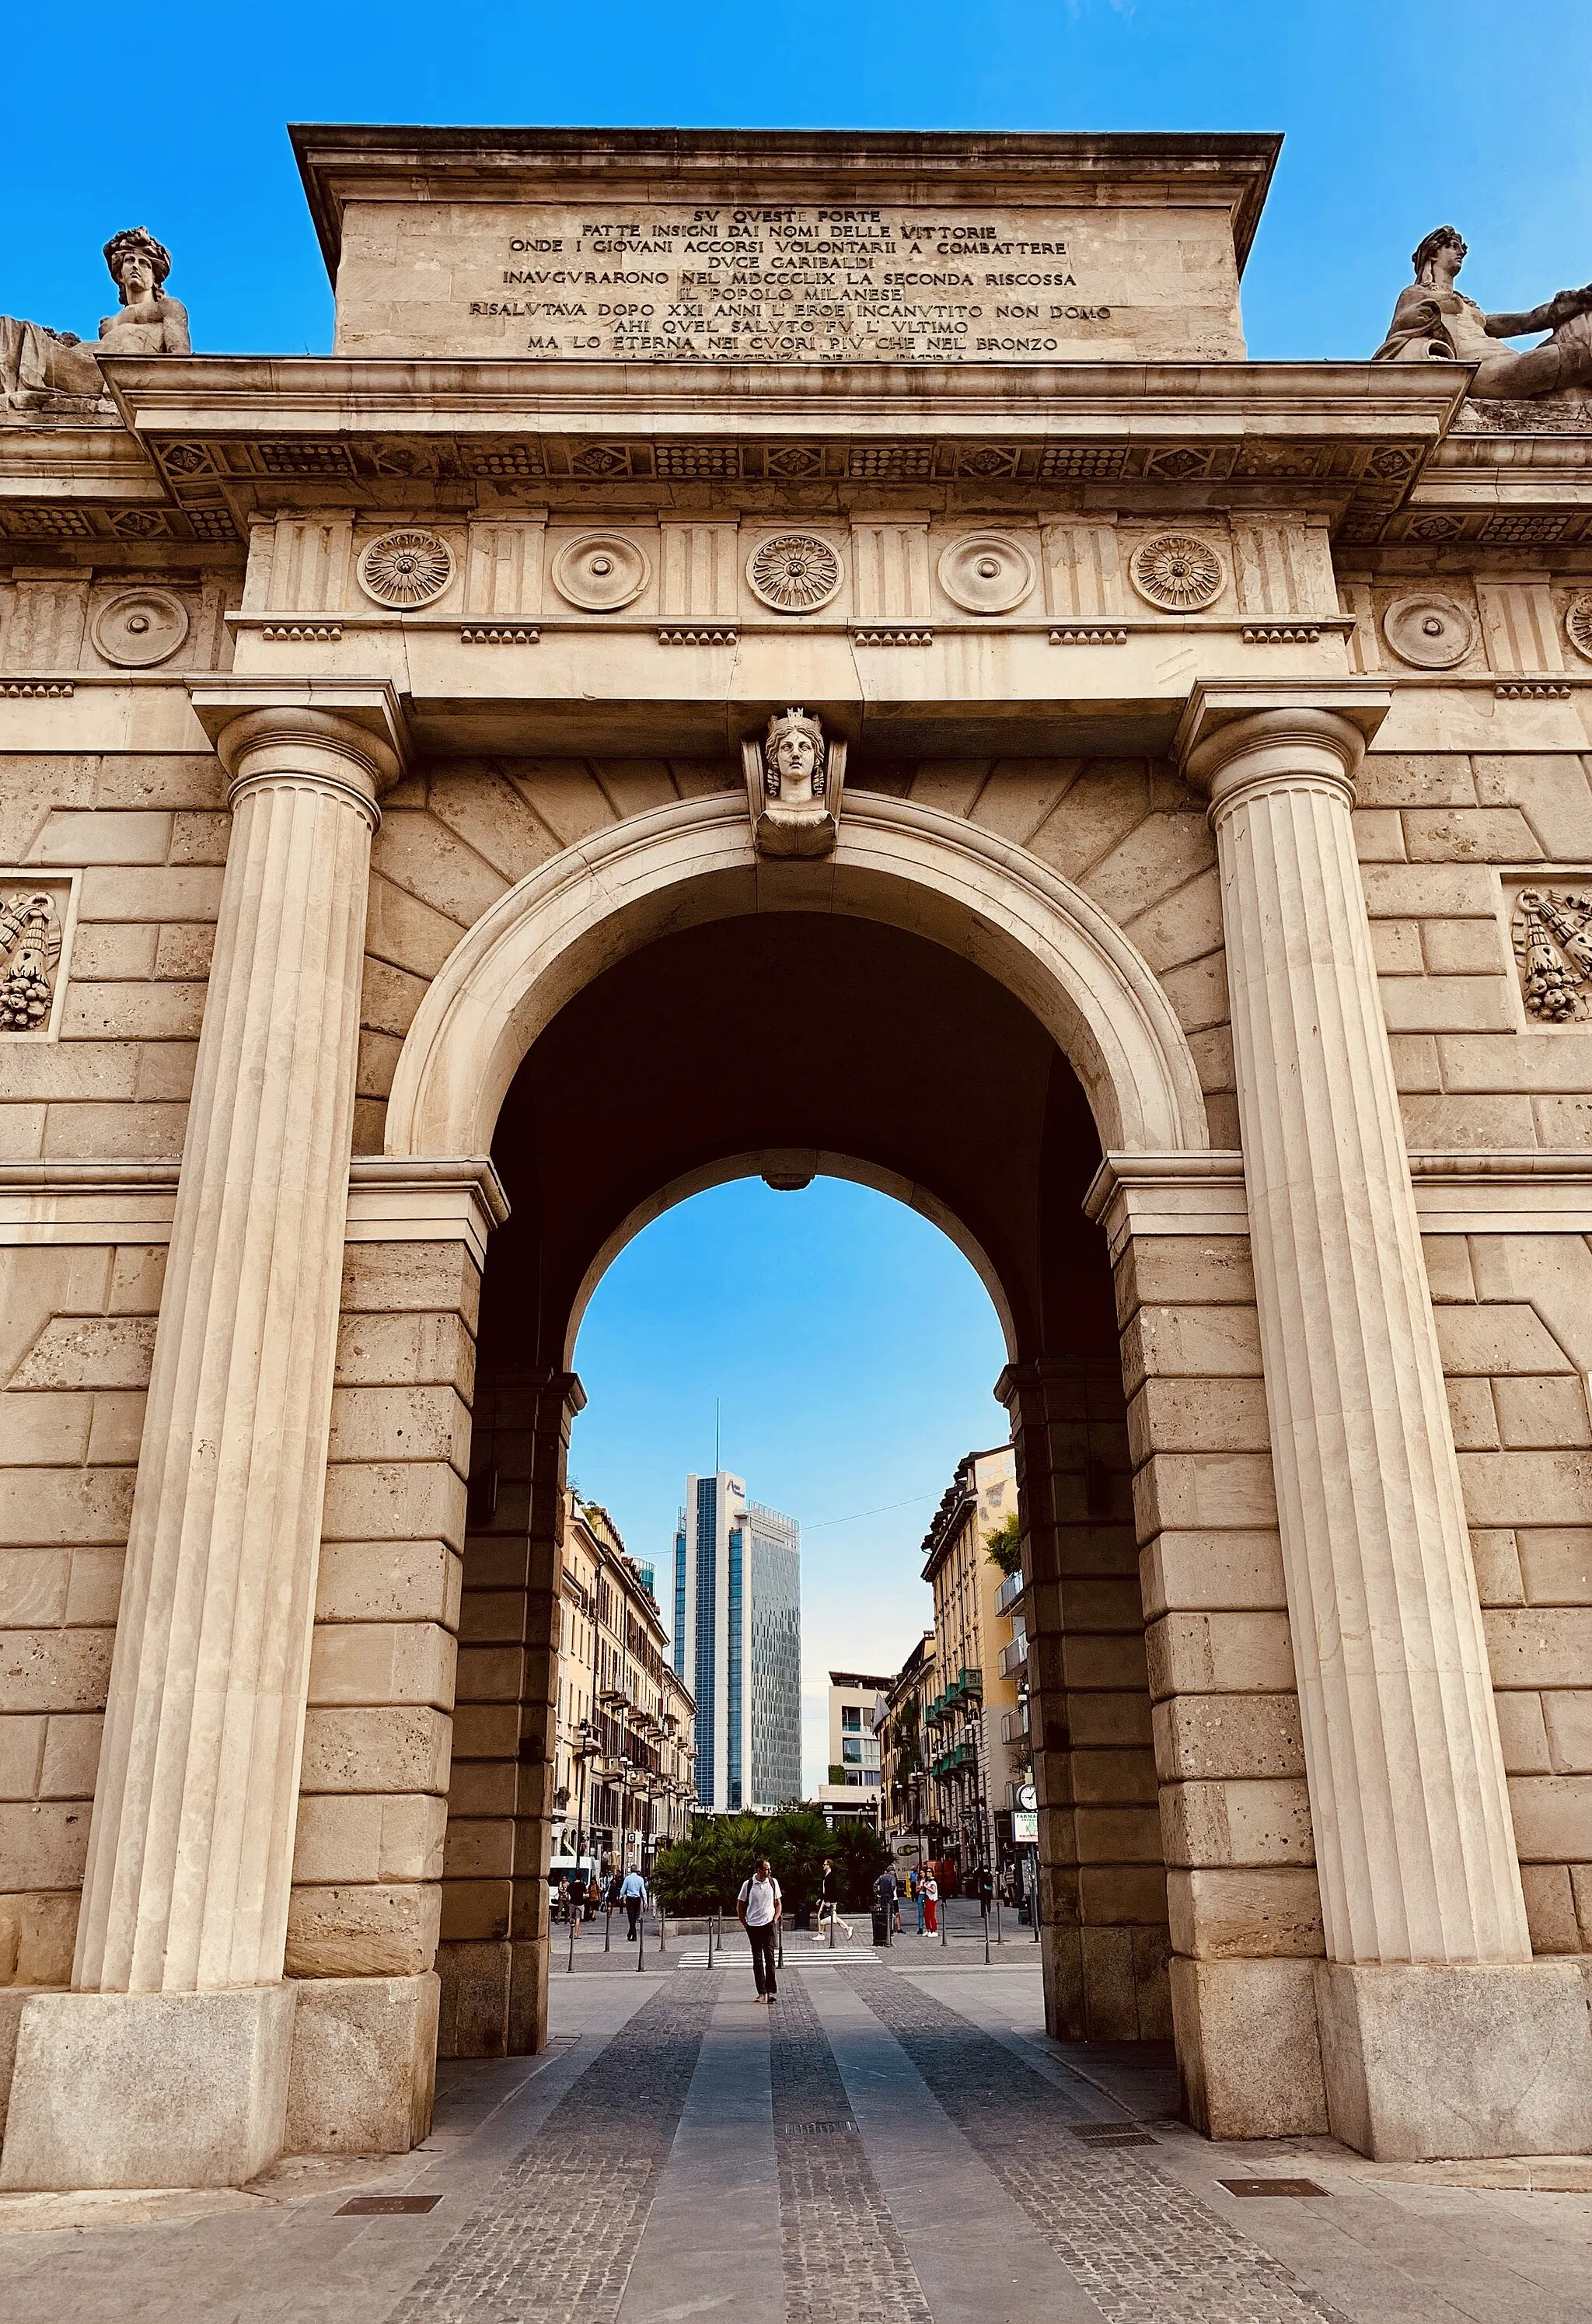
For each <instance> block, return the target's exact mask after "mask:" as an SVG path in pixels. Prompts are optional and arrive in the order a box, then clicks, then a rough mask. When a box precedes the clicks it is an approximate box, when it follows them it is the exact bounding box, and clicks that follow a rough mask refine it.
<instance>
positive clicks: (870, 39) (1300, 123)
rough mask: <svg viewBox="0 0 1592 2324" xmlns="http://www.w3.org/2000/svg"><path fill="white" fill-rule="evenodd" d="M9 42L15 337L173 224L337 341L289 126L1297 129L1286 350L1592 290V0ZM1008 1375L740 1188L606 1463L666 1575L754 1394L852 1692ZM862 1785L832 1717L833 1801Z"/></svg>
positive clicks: (900, 1612)
mask: <svg viewBox="0 0 1592 2324" xmlns="http://www.w3.org/2000/svg"><path fill="white" fill-rule="evenodd" d="M5 43H6V66H7V83H8V87H9V88H10V92H11V93H10V97H9V99H8V102H7V105H6V123H5V125H6V202H7V212H8V231H7V233H6V235H5V239H4V244H3V246H0V309H3V310H4V311H5V312H9V313H14V314H22V315H26V316H30V317H32V318H35V319H37V320H39V321H41V322H47V323H51V324H53V325H55V326H56V327H59V328H69V329H74V330H77V331H78V332H79V333H82V334H85V335H88V336H91V335H92V334H93V331H94V329H95V327H96V323H97V318H98V317H99V316H100V315H101V314H102V313H104V312H105V311H106V309H107V308H108V305H109V303H110V296H111V294H110V285H109V283H108V281H107V278H106V273H105V271H104V266H103V263H102V261H101V258H100V255H99V253H100V245H101V244H103V243H104V242H105V240H106V237H107V236H108V235H109V234H110V233H111V232H112V231H113V230H114V229H115V228H116V227H119V226H128V225H133V224H142V225H147V226H150V227H151V228H152V231H153V232H154V233H155V234H157V235H159V236H160V237H161V240H162V241H163V242H165V243H166V244H169V245H170V249H171V250H172V252H173V254H174V257H175V261H176V264H175V267H174V271H173V274H172V279H171V289H172V291H173V292H174V293H175V295H177V296H178V297H179V298H181V299H182V300H185V301H186V303H187V305H188V307H189V313H190V316H191V319H192V326H193V336H194V343H195V345H196V346H198V347H199V348H201V349H209V350H215V351H230V350H238V351H247V352H255V351H258V352H270V353H282V354H288V355H298V354H303V353H307V352H308V353H317V352H321V351H323V350H325V349H326V348H327V347H328V346H329V345H330V338H331V298H330V293H329V290H328V287H327V281H326V276H325V272H324V269H323V266H322V263H321V259H320V254H319V252H318V250H317V245H316V243H315V239H314V236H313V235H312V233H311V231H310V227H309V222H308V215H307V213H306V210H305V208H304V204H303V200H302V197H301V194H300V190H299V183H298V178H297V173H296V171H295V170H294V167H293V163H292V158H291V155H290V151H289V148H288V143H287V139H286V135H285V134H284V127H283V124H285V123H286V122H288V121H290V120H306V121H315V120H320V121H337V120H342V121H394V122H422V121H430V122H441V123H473V122H474V123H482V122H518V123H591V124H613V125H627V124H640V125H650V124H686V125H692V124H695V125H703V126H712V125H724V126H732V127H759V126H763V127H789V126H824V127H835V128H845V127H876V128H920V129H921V128H989V129H1076V130H1114V129H1137V130H1151V129H1187V130H1275V131H1281V132H1283V133H1284V136H1285V139H1286V143H1285V144H1284V151H1283V157H1282V161H1281V163H1280V166H1279V169H1278V172H1277V176H1276V179H1275V183H1274V187H1273V190H1272V195H1271V198H1270V201H1269V204H1268V206H1267V210H1266V214H1265V219H1264V221H1263V223H1262V226H1261V229H1260V234H1259V236H1258V239H1257V241H1256V247H1255V252H1254V254H1253V256H1252V258H1251V261H1250V265H1249V271H1248V274H1247V280H1246V283H1245V314H1246V321H1247V332H1248V340H1249V348H1250V352H1251V354H1252V355H1255V356H1256V357H1260V358H1267V359H1270V358H1281V357H1287V356H1296V357H1305V358H1310V357H1319V356H1328V355H1338V356H1353V355H1366V354H1368V353H1369V351H1370V350H1371V349H1372V348H1373V347H1374V346H1376V344H1377V342H1378V340H1379V339H1380V338H1381V337H1382V336H1383V333H1384V331H1385V327H1386V321H1387V318H1388V315H1389V313H1390V312H1391V309H1392V304H1393V300H1394V296H1395V294H1396V292H1397V291H1398V290H1399V289H1400V288H1401V287H1402V285H1403V282H1404V281H1405V280H1406V279H1407V263H1408V255H1409V253H1410V251H1411V250H1412V249H1413V246H1414V244H1415V243H1416V241H1417V240H1418V239H1419V238H1420V236H1421V235H1423V234H1425V233H1426V232H1427V231H1428V230H1429V229H1430V228H1431V226H1435V225H1437V224H1438V223H1440V221H1445V220H1449V219H1451V220H1453V221H1454V222H1455V223H1456V224H1458V225H1459V226H1460V227H1461V228H1462V229H1463V231H1464V232H1465V234H1466V235H1467V236H1468V240H1469V242H1470V245H1471V253H1472V255H1471V258H1470V261H1469V263H1468V266H1467V269H1466V273H1465V287H1466V288H1467V289H1468V291H1470V292H1471V293H1472V295H1473V296H1474V297H1476V298H1477V299H1480V300H1482V301H1483V303H1484V304H1486V305H1490V306H1495V307H1496V306H1523V305H1528V304H1531V303H1532V302H1533V301H1535V300H1540V299H1542V298H1545V297H1546V296H1547V295H1548V294H1549V293H1550V292H1551V291H1554V290H1556V289H1558V288H1559V287H1560V286H1561V285H1563V284H1567V283H1578V282H1581V281H1585V280H1586V279H1587V277H1588V276H1589V275H1592V232H1588V230H1587V218H1588V215H1589V214H1592V200H1589V196H1592V139H1589V138H1588V136H1587V90H1588V88H1589V86H1592V69H1589V68H1592V5H1588V0H1532V5H1530V6H1529V7H1522V8H1520V9H1519V11H1518V13H1516V12H1515V11H1514V10H1510V9H1505V8H1500V7H1499V6H1498V5H1496V0H1331V5H1324V0H1293V5H1287V0H987V5H956V0H941V5H937V6H936V7H934V8H933V9H932V10H923V9H915V8H911V7H906V6H903V5H901V0H888V5H883V0H850V4H849V5H847V6H846V7H845V8H844V9H841V10H834V11H821V10H815V9H814V8H813V7H811V6H810V5H788V0H778V5H768V0H760V5H757V6H755V7H753V8H742V9H741V10H739V11H732V12H728V13H726V12H725V11H723V10H722V9H721V10H698V9H692V8H684V9H679V10H676V11H664V10H660V9H658V8H656V7H646V8H642V7H635V6H626V5H609V6H608V7H606V8H604V9H603V10H602V11H601V12H600V13H599V12H596V11H593V10H589V9H579V8H575V7H560V8H553V7H548V6H546V5H524V6H519V7H513V6H505V5H482V0H476V5H473V6H471V7H469V8H458V7H446V8H444V7H436V6H422V5H417V0H382V5H381V6H379V7H378V6H373V5H339V0H320V5H315V6H313V7H312V6H309V5H305V0H278V5H274V6H272V7H271V8H270V9H269V10H268V11H264V10H255V9H244V8H240V7H233V8H228V9H221V8H215V7H198V6H193V5H170V4H169V5H164V6H161V7H159V8H157V9H155V10H154V11H153V12H149V13H146V14H143V16H140V17H138V18H136V19H133V18H130V17H129V16H128V14H127V13H126V11H125V9H124V7H122V6H117V7H115V8H114V9H113V8H112V7H109V6H107V5H104V0H78V5H74V6H73V7H71V8H70V9H62V10H60V12H59V13H58V12H57V11H55V10H53V9H48V8H43V7H33V8H30V9H16V10H14V11H13V12H12V14H11V19H10V21H9V22H8V23H7V27H6V33H5ZM1001 1360H1002V1349H1001V1345H1000V1340H999V1334H998V1330H997V1328H996V1323H995V1319H994V1316H993V1314H992V1313H991V1311H990V1308H989V1302H988V1300H987V1299H986V1297H985V1296H984V1293H983V1292H982V1290H981V1288H980V1286H979V1285H978V1283H977V1281H976V1279H975V1278H974V1277H973V1276H972V1274H971V1271H970V1269H969V1268H967V1266H966V1264H965V1262H964V1261H963V1260H962V1259H961V1257H960V1256H959V1255H958V1254H957V1253H956V1252H955V1251H954V1250H952V1247H951V1246H950V1244H949V1243H947V1242H945V1241H944V1240H943V1238H942V1237H941V1236H940V1235H939V1234H938V1233H937V1232H936V1231H935V1230H934V1229H933V1228H932V1227H930V1226H928V1225H926V1224H925V1222H923V1221H921V1220H920V1219H917V1218H916V1217H914V1216H912V1215H911V1214H909V1213H906V1212H905V1211H901V1210H899V1209H897V1208H896V1207H895V1206H893V1205H891V1204H889V1203H887V1202H885V1201H884V1200H883V1198H881V1197H879V1196H876V1195H871V1194H866V1193H864V1192H862V1191H860V1190H859V1189H857V1188H853V1187H850V1186H841V1185H834V1184H820V1185H817V1186H815V1187H814V1188H813V1189H812V1190H811V1191H810V1192H809V1193H807V1194H803V1195H796V1196H793V1195H775V1194H770V1193H768V1191H767V1190H766V1189H764V1188H762V1187H761V1186H760V1185H741V1186H733V1187H729V1188H725V1189H722V1190H721V1191H720V1192H719V1193H717V1194H710V1195H704V1196H702V1197H699V1198H698V1200H697V1201H696V1202H695V1203H690V1204H687V1205H685V1206H684V1207H682V1209H680V1210H679V1211H677V1212H676V1213H672V1214H671V1215H670V1216H668V1217H667V1218H666V1219H664V1220H661V1221H659V1222H658V1223H657V1224H656V1225H654V1226H653V1227H651V1228H650V1229H649V1231H647V1233H646V1234H645V1235H643V1236H642V1237H641V1238H640V1240H638V1241H637V1242H636V1243H635V1244H633V1245H632V1246H631V1247H630V1250H628V1251H626V1252H625V1253H624V1254H622V1255H621V1259H619V1260H618V1262H617V1263H616V1264H615V1266H614V1267H613V1268H612V1269H611V1271H610V1273H609V1275H608V1277H607V1278H606V1279H605V1280H604V1282H603V1285H602V1286H601V1287H600V1289H599V1291H598V1294H597V1296H596V1298H595V1300H594V1304H593V1305H592V1308H591V1310H590V1312H589V1314H588V1316H587V1319H586V1323H585V1326H584V1331H583V1333H582V1335H581V1341H580V1346H579V1351H578V1361H579V1364H580V1369H581V1371H582V1375H583V1377H584V1380H585V1382H586V1386H587V1388H588V1390H589V1392H590V1395H591V1399H592V1401H591V1406H590V1409H589V1411H588V1413H587V1414H586V1416H584V1418H583V1419H582V1421H581V1422H580V1423H579V1425H578V1427H577V1431H576V1434H575V1448H574V1450H575V1472H576V1474H577V1476H578V1477H579V1479H580V1481H581V1484H582V1486H583V1489H584V1490H585V1491H587V1492H588V1493H591V1494H594V1495H595V1496H596V1497H597V1498H599V1499H603V1500H604V1501H605V1502H607V1503H608V1505H609V1506H610V1507H611V1508H612V1510H613V1513H614V1515H615V1517H617V1519H618V1520H619V1522H620V1524H621V1527H622V1528H623V1530H624V1532H625V1534H626V1535H627V1538H628V1539H629V1541H630V1544H631V1545H632V1546H633V1547H635V1548H636V1549H637V1550H639V1551H651V1552H653V1553H655V1554H658V1555H659V1556H660V1557H661V1556H662V1555H663V1554H664V1553H665V1552H666V1549H667V1539H668V1533H669V1528H670V1525H671V1522H672V1518H673V1513H674V1508H675V1506H676V1501H677V1499H678V1496H679V1491H680V1485H681V1480H682V1479H683V1478H684V1475H685V1473H686V1470H687V1469H688V1468H690V1467H692V1466H693V1465H698V1464H704V1463H706V1462H710V1461H711V1459H712V1452H713V1400H714V1397H719V1398H720V1399H721V1400H722V1412H723V1423H722V1429H723V1450H724V1459H725V1462H726V1463H727V1465H730V1466H732V1467H734V1468H736V1469H738V1470H740V1471H743V1472H744V1473H745V1475H746V1477H747V1479H748V1480H749V1482H750V1486H751V1488H752V1489H753V1491H754V1492H755V1493H756V1494H757V1495H758V1496H759V1498H760V1499H766V1500H768V1501H771V1502H773V1503H774V1504H775V1505H776V1506H777V1507H779V1508H786V1509H788V1510H789V1511H790V1512H791V1513H792V1514H793V1515H795V1516H796V1517H800V1518H801V1519H802V1520H803V1521H804V1523H805V1525H806V1526H807V1527H808V1528H809V1530H808V1533H807V1537H806V1603H807V1612H808V1623H807V1633H806V1666H807V1678H808V1683H809V1686H810V1687H815V1688H816V1691H817V1692H816V1695H815V1698H814V1700H815V1701H819V1702H821V1699H822V1684H823V1674H824V1670H825V1669H826V1668H827V1667H828V1666H829V1665H830V1663H831V1662H832V1661H834V1662H836V1663H839V1662H846V1663H851V1664H853V1665H866V1664H868V1663H869V1662H870V1661H873V1660H875V1659H877V1658H879V1657H883V1658H885V1659H886V1660H888V1659H891V1658H893V1657H895V1656H896V1655H898V1654H899V1653H900V1652H902V1651H904V1649H905V1647H906V1646H907V1645H908V1644H909V1642H910V1640H911V1638H912V1637H913V1635H914V1632H915V1630H916V1628H918V1627H920V1625H921V1623H922V1620H923V1618H924V1612H925V1606H926V1592H925V1591H923V1590H922V1588H921V1585H920V1584H919V1582H918V1581H917V1578H916V1577H917V1563H916V1556H915V1554H914V1552H915V1551H916V1544H917V1542H918V1540H919V1539H920V1537H921V1535H922V1532H923V1528H924V1524H925V1519H926V1517H927V1515H928V1514H929V1512H930V1510H931V1509H932V1508H933V1505H934V1499H936V1498H937V1496H938V1494H939V1492H940V1490H941V1489H942V1488H943V1485H944V1483H945V1482H946V1481H947V1480H948V1477H949V1474H950V1471H951V1469H952V1465H953V1463H954V1462H955V1461H956V1460H957V1459H958V1458H959V1457H960V1455H961V1454H962V1452H965V1451H966V1450H968V1449H969V1447H970V1446H971V1445H973V1444H977V1443H989V1442H992V1441H994V1439H995V1438H996V1437H997V1435H998V1434H999V1433H1000V1432H1001V1428H1002V1416H1001V1414H1000V1412H999V1410H998V1407H997V1406H995V1405H994V1403H993V1402H992V1400H991V1398H990V1396H989V1387H990V1384H991V1382H992V1381H993V1379H994V1378H995V1375H996V1372H997V1371H998V1369H999V1366H1000V1362H1001ZM897 1502H906V1507H903V1508H881V1505H886V1504H892V1503H897ZM875 1509H879V1510H880V1514H879V1515H877V1516H872V1517H867V1518H863V1519H860V1520H859V1521H856V1522H845V1523H838V1524H837V1523H834V1522H833V1520H835V1519H847V1520H850V1519H851V1518H852V1517H853V1515H854V1513H856V1512H859V1511H862V1510H875ZM823 1757H824V1749H823V1744H822V1739H821V1735H820V1734H819V1733H818V1732H817V1730H816V1729H814V1727H813V1726H812V1725H811V1723H810V1725H809V1733H808V1751H807V1767H808V1775H809V1779H810V1780H815V1779H816V1777H817V1775H818V1774H819V1772H820V1770H821V1764H822V1760H823Z"/></svg>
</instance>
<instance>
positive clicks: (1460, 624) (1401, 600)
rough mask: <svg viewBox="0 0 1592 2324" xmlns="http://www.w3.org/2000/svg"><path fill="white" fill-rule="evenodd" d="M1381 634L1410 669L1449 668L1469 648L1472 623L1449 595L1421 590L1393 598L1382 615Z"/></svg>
mask: <svg viewBox="0 0 1592 2324" xmlns="http://www.w3.org/2000/svg"><path fill="white" fill-rule="evenodd" d="M1382 634H1383V636H1384V637H1385V639H1386V640H1387V642H1388V644H1389V645H1390V646H1391V647H1392V648H1393V650H1394V653H1395V654H1397V656H1398V658H1399V659H1400V660H1401V661H1407V662H1409V663H1410V664H1411V666H1412V667H1413V669H1453V667H1454V664H1455V663H1456V662H1457V661H1463V660H1464V659H1465V657H1466V655H1467V654H1468V652H1469V651H1470V648H1471V645H1472V643H1473V641H1474V640H1475V637H1476V624H1475V622H1473V621H1472V620H1471V618H1470V616H1469V614H1468V613H1467V612H1466V610H1465V608H1464V606H1463V605H1458V604H1455V602H1454V600H1453V599H1452V598H1451V597H1440V596H1437V595H1434V594H1433V593H1432V592H1431V591H1430V590H1422V591H1420V592H1419V593H1418V594H1417V595H1414V596H1413V597H1397V598H1395V599H1394V602H1393V604H1391V605H1389V606H1388V608H1387V609H1386V611H1385V613H1384V614H1383V616H1382Z"/></svg>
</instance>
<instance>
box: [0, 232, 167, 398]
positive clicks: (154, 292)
mask: <svg viewBox="0 0 1592 2324" xmlns="http://www.w3.org/2000/svg"><path fill="white" fill-rule="evenodd" d="M105 263H106V265H107V266H108V267H109V269H110V272H111V279H112V281H114V282H115V286H116V289H117V291H118V293H119V295H120V299H121V305H120V307H119V309H118V310H117V312H116V313H115V314H114V315H106V316H105V317H104V318H102V320H101V322H100V326H99V342H98V346H97V347H89V346H85V345H84V343H83V342H82V341H81V340H80V339H78V338H76V337H74V336H73V334H72V333H71V332H70V331H52V330H51V329H50V328H49V327H48V326H47V325H46V324H43V323H29V322H24V321H23V320H22V318H20V317H18V316H14V315H0V396H3V397H4V400H5V402H6V403H7V404H8V405H10V406H12V407H13V408H14V409H22V410H42V411H48V410H51V408H54V409H58V410H60V409H63V408H64V409H67V410H69V409H71V407H72V406H73V405H74V404H78V405H81V404H97V403H98V402H100V401H102V400H103V399H104V396H105V380H104V377H103V376H102V374H101V372H100V368H99V361H98V358H99V356H100V355H187V354H188V352H189V337H188V309H187V308H186V307H184V306H182V305H181V304H180V302H179V300H175V299H168V298H167V296H166V293H165V290H164V287H163V286H164V284H165V281H166V277H167V275H168V274H170V272H171V254H170V251H168V250H167V249H165V248H164V247H163V245H162V244H160V243H158V242H157V241H156V240H155V238H154V236H153V235H152V234H151V233H150V232H149V230H148V228H147V227H145V226H128V227H126V228H124V231H123V232H122V233H120V234H114V235H112V236H111V238H110V240H109V241H108V242H107V243H106V246H105Z"/></svg>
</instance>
